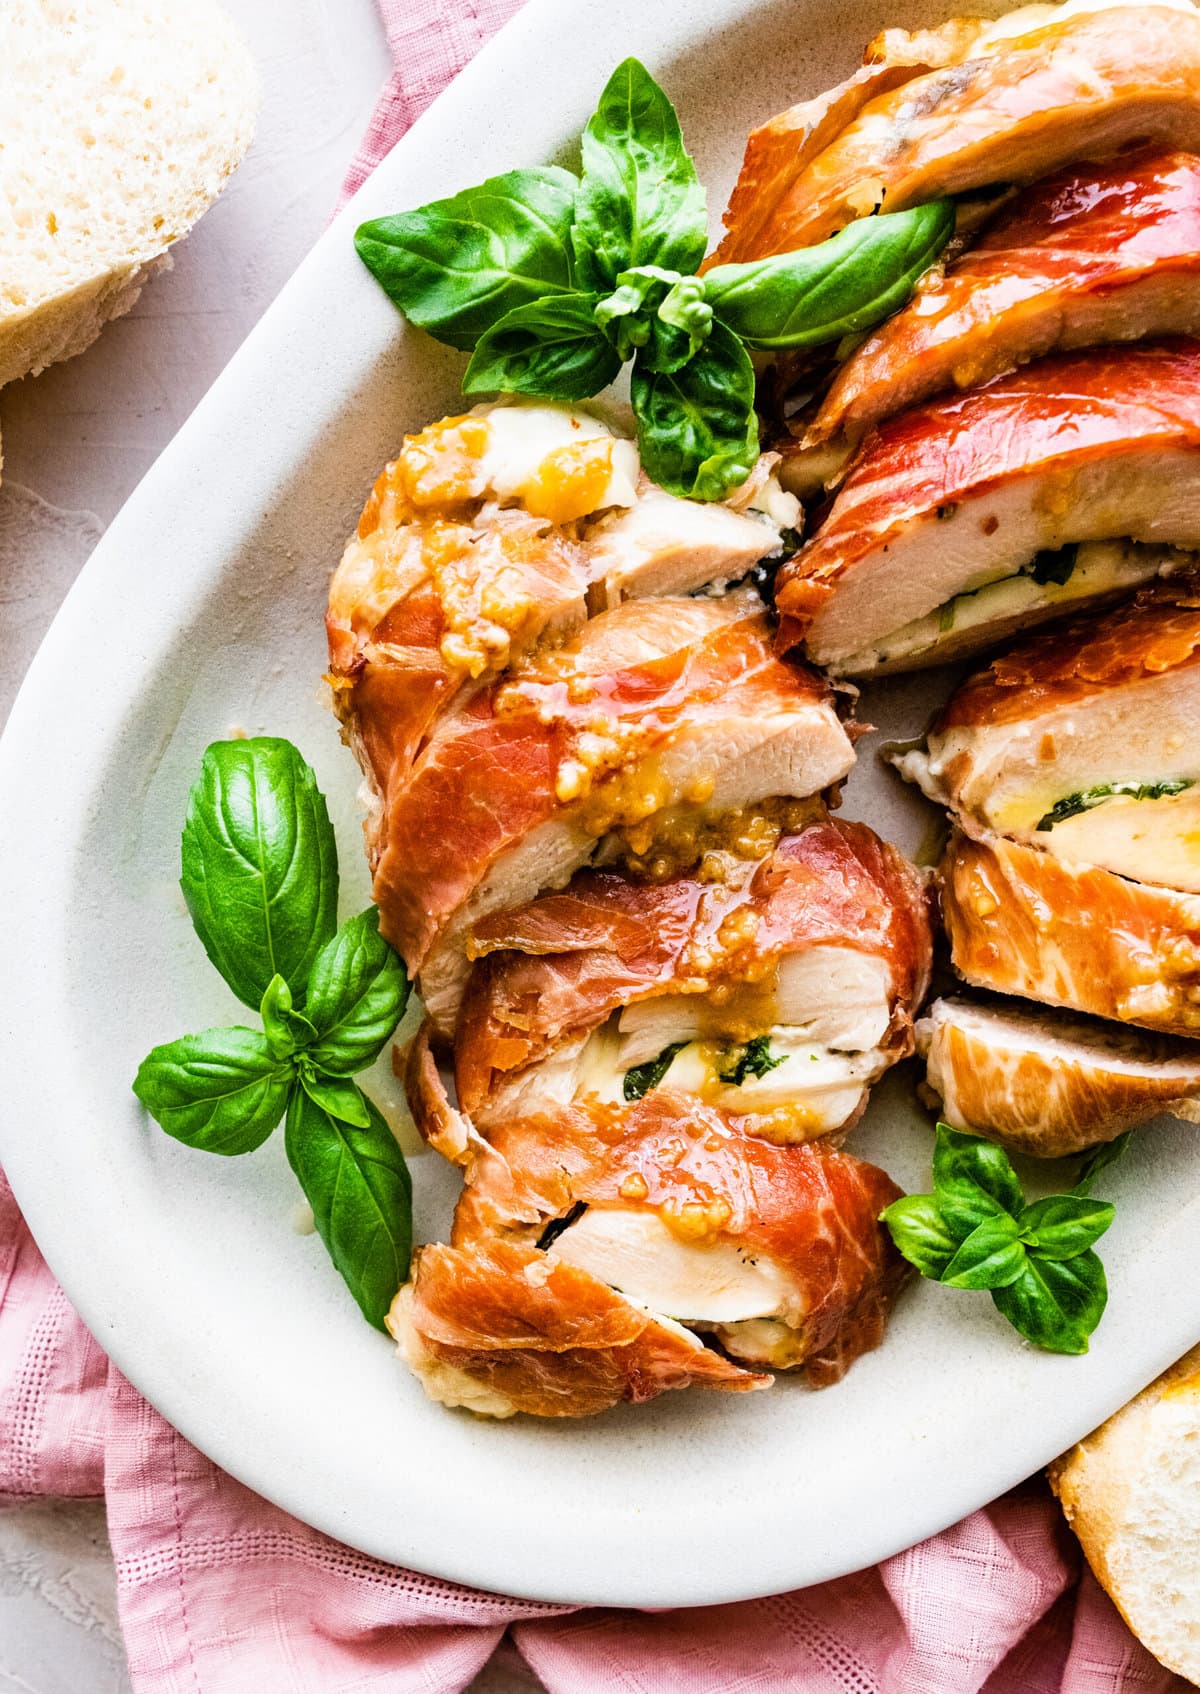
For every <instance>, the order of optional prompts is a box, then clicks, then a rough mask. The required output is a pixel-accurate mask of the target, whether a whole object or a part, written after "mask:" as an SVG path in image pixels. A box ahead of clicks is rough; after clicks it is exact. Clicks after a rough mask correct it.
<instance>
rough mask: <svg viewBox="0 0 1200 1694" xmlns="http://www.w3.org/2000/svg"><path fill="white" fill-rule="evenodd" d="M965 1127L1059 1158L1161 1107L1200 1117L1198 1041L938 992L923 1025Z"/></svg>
mask: <svg viewBox="0 0 1200 1694" xmlns="http://www.w3.org/2000/svg"><path fill="white" fill-rule="evenodd" d="M917 1039H918V1042H919V1045H920V1050H921V1053H922V1055H923V1056H924V1058H925V1061H926V1065H927V1077H928V1082H929V1086H930V1087H931V1088H932V1089H933V1091H934V1092H935V1093H936V1094H937V1095H938V1096H939V1097H940V1098H941V1101H942V1111H943V1115H944V1116H945V1117H946V1118H947V1119H948V1120H949V1121H950V1122H951V1123H952V1124H954V1125H956V1127H957V1128H959V1129H965V1130H968V1131H969V1132H970V1133H971V1134H973V1135H983V1136H986V1137H987V1138H988V1139H989V1140H991V1141H998V1142H1000V1143H1001V1145H1002V1146H1004V1147H1008V1148H1011V1149H1012V1150H1013V1151H1014V1152H1018V1153H1031V1154H1033V1155H1034V1156H1035V1157H1037V1158H1044V1159H1060V1158H1065V1157H1066V1156H1067V1155H1068V1154H1071V1153H1080V1152H1082V1151H1083V1150H1084V1149H1085V1148H1087V1147H1091V1146H1094V1145H1095V1144H1096V1143H1097V1142H1102V1141H1111V1140H1113V1139H1114V1137H1115V1136H1118V1135H1120V1134H1121V1133H1122V1132H1123V1131H1124V1130H1126V1129H1131V1128H1133V1127H1134V1126H1135V1125H1137V1124H1140V1123H1145V1122H1146V1120H1147V1119H1148V1118H1154V1117H1157V1116H1159V1114H1160V1113H1164V1112H1172V1113H1174V1114H1175V1115H1176V1116H1177V1117H1182V1116H1186V1117H1189V1118H1191V1119H1192V1120H1193V1121H1200V1108H1198V1107H1197V1104H1196V1101H1197V1098H1198V1097H1200V1046H1198V1045H1197V1044H1196V1043H1195V1042H1190V1041H1180V1040H1172V1039H1171V1038H1169V1037H1166V1036H1154V1035H1146V1034H1144V1033H1143V1032H1142V1031H1140V1030H1134V1029H1128V1028H1119V1027H1116V1026H1114V1025H1112V1024H1106V1023H1099V1022H1097V1021H1095V1020H1094V1019H1091V1018H1083V1017H1075V1016H1072V1015H1070V1014H1068V1013H1064V1012H1052V1011H1049V1010H1047V1009H1046V1008H1045V1007H1041V1006H1029V1005H1022V1004H1021V1003H1020V1002H1019V1001H1011V1000H1002V1001H990V1000H984V1001H972V1000H965V999H957V998H955V999H946V1000H935V1001H934V1003H933V1005H932V1006H931V1007H930V1008H929V1013H928V1016H927V1017H925V1018H922V1020H921V1022H920V1023H919V1024H918V1025H917Z"/></svg>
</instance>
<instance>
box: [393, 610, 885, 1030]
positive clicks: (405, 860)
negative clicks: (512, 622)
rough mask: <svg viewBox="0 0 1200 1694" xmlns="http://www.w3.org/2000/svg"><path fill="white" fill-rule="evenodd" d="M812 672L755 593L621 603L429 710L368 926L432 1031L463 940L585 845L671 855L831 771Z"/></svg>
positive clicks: (841, 768) (833, 730) (832, 724)
mask: <svg viewBox="0 0 1200 1694" xmlns="http://www.w3.org/2000/svg"><path fill="white" fill-rule="evenodd" d="M853 761H854V753H853V748H852V746H851V744H850V740H849V738H848V736H847V734H846V732H845V730H844V729H843V727H842V725H841V723H840V721H839V719H838V715H837V712H836V710H835V708H834V703H833V697H832V694H831V692H830V690H829V688H828V686H827V685H826V684H825V683H824V681H823V680H822V679H821V678H819V677H818V676H817V675H816V674H815V673H814V672H812V671H809V670H807V669H805V668H803V667H795V666H789V665H787V664H784V663H781V662H780V661H779V660H778V659H777V658H775V657H774V656H773V655H772V651H771V635H770V629H769V626H768V623H767V619H766V616H765V612H764V609H763V606H762V602H761V600H759V598H758V596H757V594H755V593H754V591H753V590H751V589H744V590H740V591H738V592H737V593H734V594H730V595H727V596H726V597H724V598H723V599H684V600H656V601H645V602H628V603H626V604H625V605H621V606H617V607H614V608H613V610H612V611H610V612H605V613H602V614H600V615H599V616H597V617H595V618H592V619H591V620H590V621H589V622H588V623H587V624H586V625H585V626H584V628H583V629H582V630H581V631H580V632H579V634H578V635H577V636H576V637H575V638H574V639H573V640H572V641H571V642H569V643H568V644H566V645H565V646H564V647H562V648H560V649H558V650H557V651H556V652H554V653H553V654H550V655H548V656H545V657H543V658H541V659H538V660H531V661H528V662H527V663H526V664H524V665H520V666H515V667H513V668H512V669H511V670H510V671H509V672H508V673H507V675H506V676H505V678H504V679H503V680H502V681H501V682H499V683H497V684H495V685H493V686H492V687H490V688H489V689H485V690H482V691H479V692H477V693H476V694H474V695H473V696H472V697H471V698H470V700H469V702H468V703H467V704H466V705H465V706H464V707H463V708H462V709H460V710H458V711H456V712H453V713H450V714H445V715H443V716H442V717H441V718H440V719H439V721H438V724H437V726H436V728H435V730H434V732H433V734H432V735H431V736H430V737H429V740H428V742H427V744H426V746H425V748H424V749H423V751H422V753H421V754H420V756H419V758H418V759H417V761H416V763H415V765H414V766H413V769H412V772H411V774H410V776H409V778H408V780H407V781H406V782H405V783H403V784H402V785H401V786H400V788H399V791H398V792H395V793H392V794H391V796H390V800H389V807H388V815H387V827H386V832H385V839H386V846H385V848H384V851H383V853H382V855H381V856H380V858H379V859H378V861H377V863H376V865H375V867H374V869H375V883H374V892H375V899H376V902H377V904H378V905H379V908H380V915H381V928H382V931H383V933H384V934H385V936H386V937H387V939H388V940H389V941H391V942H392V944H393V945H394V946H395V947H396V948H397V949H398V950H399V951H400V952H401V953H402V954H403V956H404V957H405V959H406V961H407V963H408V965H409V968H410V970H412V971H413V972H414V973H415V972H418V971H419V972H420V977H421V992H422V996H423V998H424V999H425V1003H426V1006H427V1008H428V1009H429V1011H430V1013H431V1014H432V1015H433V1016H434V1018H435V1019H436V1021H437V1022H438V1025H439V1027H440V1028H441V1029H442V1030H444V1031H445V1032H447V1033H449V1032H450V1031H451V1030H452V1029H453V1026H454V1019H455V1014H456V1011H457V1006H458V1001H459V998H460V995H461V991H462V987H463V983H464V979H465V976H466V973H467V969H468V961H467V956H466V945H467V937H468V934H469V932H470V931H471V929H472V928H473V927H474V926H475V925H477V924H478V923H479V921H480V920H481V919H482V918H484V917H485V916H487V914H488V913H489V912H493V911H496V910H498V909H501V908H504V907H508V906H514V905H523V904H525V903H526V902H528V901H529V900H531V899H533V898H534V897H535V896H536V895H537V894H538V893H539V892H540V891H541V890H542V889H544V888H547V887H551V888H553V887H561V886H563V885H564V884H565V883H567V882H568V881H569V879H570V877H571V875H572V874H573V873H574V872H575V871H576V870H578V869H579V868H580V867H581V866H583V865H584V864H586V863H587V862H588V861H589V860H590V859H592V858H593V857H594V856H595V854H596V853H597V852H598V851H599V850H600V846H601V843H602V841H604V840H605V839H607V840H608V841H609V843H610V846H611V845H612V843H614V842H616V843H621V842H624V843H626V844H627V845H628V846H629V847H630V850H631V851H633V852H635V853H642V852H645V853H647V854H651V856H652V857H654V856H656V855H657V853H658V850H657V849H656V848H655V846H654V844H655V840H656V834H655V832H656V830H657V829H658V828H659V827H661V828H662V830H663V831H664V838H665V840H666V842H667V847H668V848H669V850H670V851H671V852H673V853H676V854H678V855H679V856H680V858H681V860H682V861H683V862H688V860H689V859H691V858H694V857H696V856H698V855H697V849H696V846H695V843H696V842H698V841H700V840H702V828H703V826H705V825H711V828H712V829H713V830H714V831H716V832H717V833H718V835H719V833H720V831H721V829H722V828H723V827H725V823H724V821H723V820H725V817H726V814H728V813H730V812H734V813H736V812H737V811H738V810H739V809H741V808H747V807H752V806H755V805H757V804H759V803H760V802H762V801H763V800H765V799H767V798H769V797H773V796H784V795H796V796H805V795H809V794H814V793H816V792H818V791H820V790H822V789H825V788H828V787H829V786H830V785H831V784H833V783H836V782H838V781H840V780H841V778H842V777H844V776H845V775H846V773H847V772H848V770H849V769H850V767H851V765H852V764H853Z"/></svg>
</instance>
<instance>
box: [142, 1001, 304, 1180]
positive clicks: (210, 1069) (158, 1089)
mask: <svg viewBox="0 0 1200 1694" xmlns="http://www.w3.org/2000/svg"><path fill="white" fill-rule="evenodd" d="M291 1081H292V1066H291V1064H290V1063H287V1062H286V1061H284V1062H281V1061H280V1060H279V1059H277V1058H276V1057H275V1055H274V1054H273V1053H272V1052H271V1050H270V1048H269V1047H268V1045H267V1040H266V1037H265V1036H263V1035H260V1034H259V1033H258V1031H257V1030H254V1029H241V1028H235V1029H206V1030H204V1031H203V1033H202V1034H200V1035H184V1036H181V1037H180V1039H179V1040H178V1041H169V1042H167V1043H166V1044H165V1045H164V1046H161V1047H155V1048H154V1049H153V1051H152V1052H150V1053H148V1054H147V1055H146V1057H145V1058H144V1059H143V1060H142V1062H141V1064H140V1065H139V1066H138V1073H137V1076H136V1077H135V1078H134V1082H133V1092H134V1093H135V1094H136V1095H137V1097H138V1099H139V1100H140V1101H141V1102H142V1105H143V1106H145V1108H146V1110H147V1111H148V1112H149V1113H150V1116H151V1117H152V1118H154V1120H155V1122H156V1123H158V1124H159V1125H161V1127H162V1128H163V1129H165V1130H166V1132H167V1134H168V1135H173V1136H174V1137H175V1139H176V1141H183V1142H185V1143H186V1144H187V1146H189V1147H198V1148H200V1149H201V1151H202V1152H205V1153H222V1154H226V1155H232V1154H235V1153H252V1152H253V1151H254V1149H255V1148H256V1147H261V1146H262V1144H263V1142H264V1141H265V1140H266V1139H267V1137H268V1135H270V1133H271V1131H272V1130H273V1129H274V1128H275V1125H276V1124H277V1123H278V1122H279V1120H280V1118H281V1117H282V1116H283V1113H284V1108H285V1107H286V1105H287V1099H288V1089H289V1087H290V1086H291Z"/></svg>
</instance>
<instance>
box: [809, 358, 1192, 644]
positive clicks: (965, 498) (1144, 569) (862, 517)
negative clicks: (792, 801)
mask: <svg viewBox="0 0 1200 1694" xmlns="http://www.w3.org/2000/svg"><path fill="white" fill-rule="evenodd" d="M1130 541H1132V542H1133V543H1135V545H1134V546H1132V547H1131V546H1130V545H1129V544H1128V543H1129V542H1130ZM1079 543H1085V544H1088V545H1085V546H1083V547H1078V551H1075V549H1076V547H1077V546H1078V544H1079ZM1097 543H1098V544H1101V545H1098V546H1097V545H1092V544H1097ZM1195 547H1200V343H1198V342H1195V341H1187V340H1178V341H1168V342H1160V343H1147V344H1140V345H1137V346H1134V347H1129V348H1122V349H1119V350H1116V349H1100V350H1097V351H1094V352H1089V353H1072V354H1062V355H1059V356H1057V357H1055V358H1051V359H1044V360H1041V361H1039V362H1038V363H1036V364H1033V365H1029V366H1027V367H1026V368H1025V369H1024V370H1021V371H1019V372H1017V373H1016V374H1014V375H1012V376H1008V377H1001V378H999V379H998V380H997V381H995V382H992V383H990V384H988V385H987V386H985V387H983V388H978V389H973V390H972V391H971V392H970V393H968V394H964V395H960V396H953V397H945V398H942V399H939V400H932V401H929V402H928V403H927V404H925V405H924V406H918V407H916V408H915V409H914V410H913V411H911V412H906V413H904V414H903V415H902V416H901V417H898V418H893V419H891V420H890V421H889V422H887V423H885V424H883V425H882V426H881V428H880V429H879V430H878V431H877V433H875V434H874V435H872V436H870V437H868V439H867V440H866V441H865V442H864V443H863V447H862V449H861V451H860V453H859V454H858V456H857V458H856V459H855V461H854V463H853V465H852V467H851V470H850V472H849V475H848V476H847V478H846V481H845V483H844V484H843V485H842V488H841V490H840V491H839V493H838V495H837V498H836V499H835V500H834V502H833V505H832V507H831V509H830V511H829V513H828V515H827V516H826V518H825V521H824V522H823V523H822V524H821V526H820V528H819V529H818V530H817V532H816V534H815V535H814V536H813V537H812V539H811V540H810V541H809V542H808V543H807V544H806V545H805V546H804V547H803V548H802V549H801V551H800V552H799V553H798V554H797V555H796V557H795V558H794V559H792V560H790V561H789V562H788V564H786V565H785V566H784V567H783V569H782V570H781V571H780V573H779V578H778V593H777V601H778V606H779V611H780V613H781V615H782V617H783V619H784V630H783V644H784V645H785V646H786V645H788V644H789V643H791V642H794V641H796V640H799V639H803V641H804V643H805V646H806V649H807V652H808V654H809V656H810V657H811V658H812V659H814V660H815V661H816V662H817V663H818V664H823V665H826V666H828V667H830V668H831V669H832V670H834V671H836V672H839V673H843V674H847V675H858V674H867V673H872V672H880V671H886V670H904V669H912V668H914V667H918V666H921V665H927V664H933V663H940V662H942V661H943V660H946V659H949V658H952V657H958V656H961V655H963V654H965V653H969V652H973V651H975V650H977V649H978V648H979V647H980V646H983V645H986V644H988V643H989V642H994V641H996V640H997V639H999V638H1000V637H1001V636H1003V635H1005V634H1007V633H1010V632H1012V631H1014V630H1016V629H1019V628H1022V627H1024V626H1025V625H1027V624H1030V623H1036V622H1040V621H1044V620H1045V619H1047V618H1049V617H1053V616H1055V615H1057V614H1058V613H1060V612H1062V611H1065V610H1071V609H1073V608H1075V607H1077V606H1079V605H1080V604H1081V603H1083V602H1085V601H1087V602H1094V601H1096V600H1098V599H1104V598H1112V597H1113V596H1114V595H1117V594H1120V593H1121V592H1123V591H1127V590H1128V589H1129V588H1131V587H1136V586H1137V585H1138V584H1139V583H1140V582H1143V581H1146V580H1149V579H1152V578H1153V577H1154V576H1155V575H1156V574H1158V573H1159V572H1160V571H1161V570H1162V569H1164V567H1165V568H1172V567H1177V566H1178V564H1179V563H1180V561H1179V559H1178V557H1177V556H1175V555H1173V554H1172V552H1171V549H1173V548H1195ZM1065 548H1070V549H1072V551H1070V552H1069V553H1064V551H1063V549H1065Z"/></svg>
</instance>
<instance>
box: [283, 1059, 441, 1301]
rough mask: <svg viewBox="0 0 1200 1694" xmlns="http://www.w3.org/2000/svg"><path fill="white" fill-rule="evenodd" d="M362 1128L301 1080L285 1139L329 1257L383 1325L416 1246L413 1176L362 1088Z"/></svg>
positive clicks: (294, 1093)
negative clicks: (331, 1109) (308, 1090)
mask: <svg viewBox="0 0 1200 1694" xmlns="http://www.w3.org/2000/svg"><path fill="white" fill-rule="evenodd" d="M362 1101H363V1106H364V1108H365V1110H366V1112H367V1116H368V1119H369V1123H368V1127H367V1128H365V1129H356V1128H354V1127H353V1126H352V1125H351V1124H348V1123H343V1122H340V1121H339V1120H338V1119H337V1118H334V1117H331V1116H330V1114H329V1113H328V1112H327V1111H325V1110H324V1109H323V1108H322V1107H321V1106H319V1105H318V1104H317V1103H316V1101H315V1100H313V1099H312V1098H311V1097H310V1096H309V1095H308V1094H307V1093H306V1091H305V1090H304V1089H303V1088H302V1087H295V1088H293V1089H292V1093H291V1098H290V1099H289V1101H288V1109H287V1128H286V1146H287V1156H288V1162H289V1163H290V1165H291V1167H292V1169H293V1170H294V1171H295V1173H296V1176H297V1177H298V1179H299V1182H300V1186H301V1188H303V1190H304V1193H305V1196H306V1198H307V1200H308V1203H309V1205H310V1206H311V1207H312V1209H313V1219H314V1221H315V1223H316V1226H317V1232H318V1234H319V1235H320V1237H321V1240H322V1241H323V1242H324V1243H325V1246H326V1249H327V1250H328V1253H329V1257H330V1258H331V1259H332V1260H333V1262H334V1264H335V1265H336V1267H337V1269H338V1271H339V1272H340V1273H341V1275H342V1278H343V1279H344V1281H345V1283H346V1286H347V1288H349V1290H350V1292H351V1294H353V1296H354V1298H355V1300H357V1302H358V1305H359V1307H360V1309H361V1311H362V1314H363V1316H364V1317H365V1318H366V1319H367V1321H368V1323H373V1324H374V1325H375V1327H376V1328H377V1329H383V1328H384V1321H383V1320H384V1318H385V1317H386V1316H387V1312H388V1308H389V1306H390V1305H391V1303H392V1300H393V1299H394V1298H395V1295H396V1291H397V1289H398V1288H399V1287H400V1286H401V1284H402V1283H403V1282H404V1279H405V1278H406V1277H407V1275H408V1265H409V1259H410V1257H411V1254H412V1181H411V1179H410V1177H409V1174H408V1166H407V1165H406V1164H405V1162H404V1155H403V1153H401V1151H400V1149H399V1147H398V1146H397V1145H396V1138H395V1136H394V1135H393V1134H392V1132H391V1130H390V1129H389V1128H388V1126H387V1123H386V1122H385V1120H384V1118H383V1116H382V1115H381V1113H380V1111H379V1109H378V1107H377V1106H375V1105H374V1104H373V1103H372V1102H371V1101H370V1100H368V1099H367V1096H366V1095H365V1094H364V1095H362Z"/></svg>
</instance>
